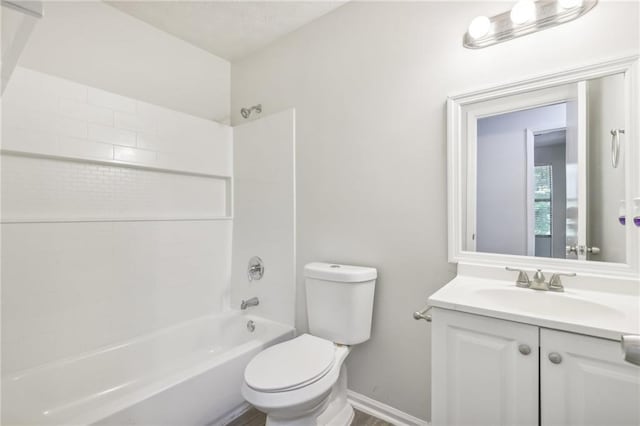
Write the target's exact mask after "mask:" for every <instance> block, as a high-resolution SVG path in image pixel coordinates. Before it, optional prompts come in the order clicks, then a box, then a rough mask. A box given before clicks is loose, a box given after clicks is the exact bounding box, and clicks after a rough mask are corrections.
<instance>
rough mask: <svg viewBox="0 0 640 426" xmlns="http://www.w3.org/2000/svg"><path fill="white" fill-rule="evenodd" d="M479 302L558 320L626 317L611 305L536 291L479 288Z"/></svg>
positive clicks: (477, 292) (619, 318) (477, 291)
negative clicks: (557, 318) (560, 318)
mask: <svg viewBox="0 0 640 426" xmlns="http://www.w3.org/2000/svg"><path fill="white" fill-rule="evenodd" d="M475 293H476V296H477V297H478V300H479V301H483V302H485V303H486V304H488V305H494V306H500V307H502V308H504V309H505V310H509V311H512V312H513V311H516V312H518V313H529V314H534V315H543V316H546V315H552V316H554V317H582V316H585V317H587V318H592V319H598V318H601V319H607V320H621V319H624V318H625V315H624V314H623V313H622V312H620V311H618V310H616V309H614V308H611V307H609V306H605V305H601V304H599V303H597V302H593V301H589V300H584V299H581V298H578V297H575V296H573V295H570V294H568V293H556V292H551V291H536V290H530V289H525V288H517V287H514V288H479V289H477V290H475Z"/></svg>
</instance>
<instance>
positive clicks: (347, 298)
mask: <svg viewBox="0 0 640 426" xmlns="http://www.w3.org/2000/svg"><path fill="white" fill-rule="evenodd" d="M304 274H305V285H306V291H307V319H308V321H309V334H302V335H300V336H298V337H296V338H294V339H292V340H289V341H286V342H283V343H279V344H277V345H274V346H271V347H269V348H267V349H265V350H264V351H262V352H260V353H259V354H258V355H256V356H255V357H254V358H253V359H252V360H251V361H250V362H249V364H248V365H247V368H246V369H245V372H244V383H243V384H242V395H243V396H244V398H245V400H247V402H249V403H251V404H252V405H253V406H254V407H256V408H257V409H258V410H260V411H263V412H264V413H266V414H267V423H266V424H267V426H311V425H331V426H334V425H335V426H342V425H349V424H350V423H351V420H352V419H353V407H351V404H349V402H348V401H347V369H346V366H345V365H344V361H345V359H346V358H347V356H348V355H349V352H350V351H351V348H352V346H353V345H357V344H358V343H362V342H365V341H367V340H369V337H370V336H371V316H372V313H373V294H374V288H375V283H376V278H377V271H376V269H375V268H366V267H360V266H349V265H337V264H330V263H319V262H316V263H309V264H308V265H306V266H305V268H304Z"/></svg>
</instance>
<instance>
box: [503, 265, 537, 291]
mask: <svg viewBox="0 0 640 426" xmlns="http://www.w3.org/2000/svg"><path fill="white" fill-rule="evenodd" d="M504 269H506V270H507V271H510V272H517V273H518V278H517V279H516V286H518V287H523V288H529V287H531V280H530V279H529V275H527V273H526V272H525V271H524V270H522V269H518V268H510V267H509V266H506V267H505V268H504Z"/></svg>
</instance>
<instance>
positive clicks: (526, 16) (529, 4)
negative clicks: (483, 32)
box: [509, 0, 536, 25]
mask: <svg viewBox="0 0 640 426" xmlns="http://www.w3.org/2000/svg"><path fill="white" fill-rule="evenodd" d="M509 17H510V18H511V22H513V24H514V25H522V24H524V23H527V22H529V21H531V20H532V19H533V18H535V17H536V4H535V3H534V1H533V0H520V1H519V2H518V3H516V4H515V6H513V9H511V12H510V13H509Z"/></svg>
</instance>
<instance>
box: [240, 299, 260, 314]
mask: <svg viewBox="0 0 640 426" xmlns="http://www.w3.org/2000/svg"><path fill="white" fill-rule="evenodd" d="M259 304H260V301H259V300H258V298H257V297H252V298H251V299H249V300H243V301H242V303H240V309H242V310H243V311H244V310H245V309H247V308H249V307H251V306H258V305H259Z"/></svg>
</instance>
